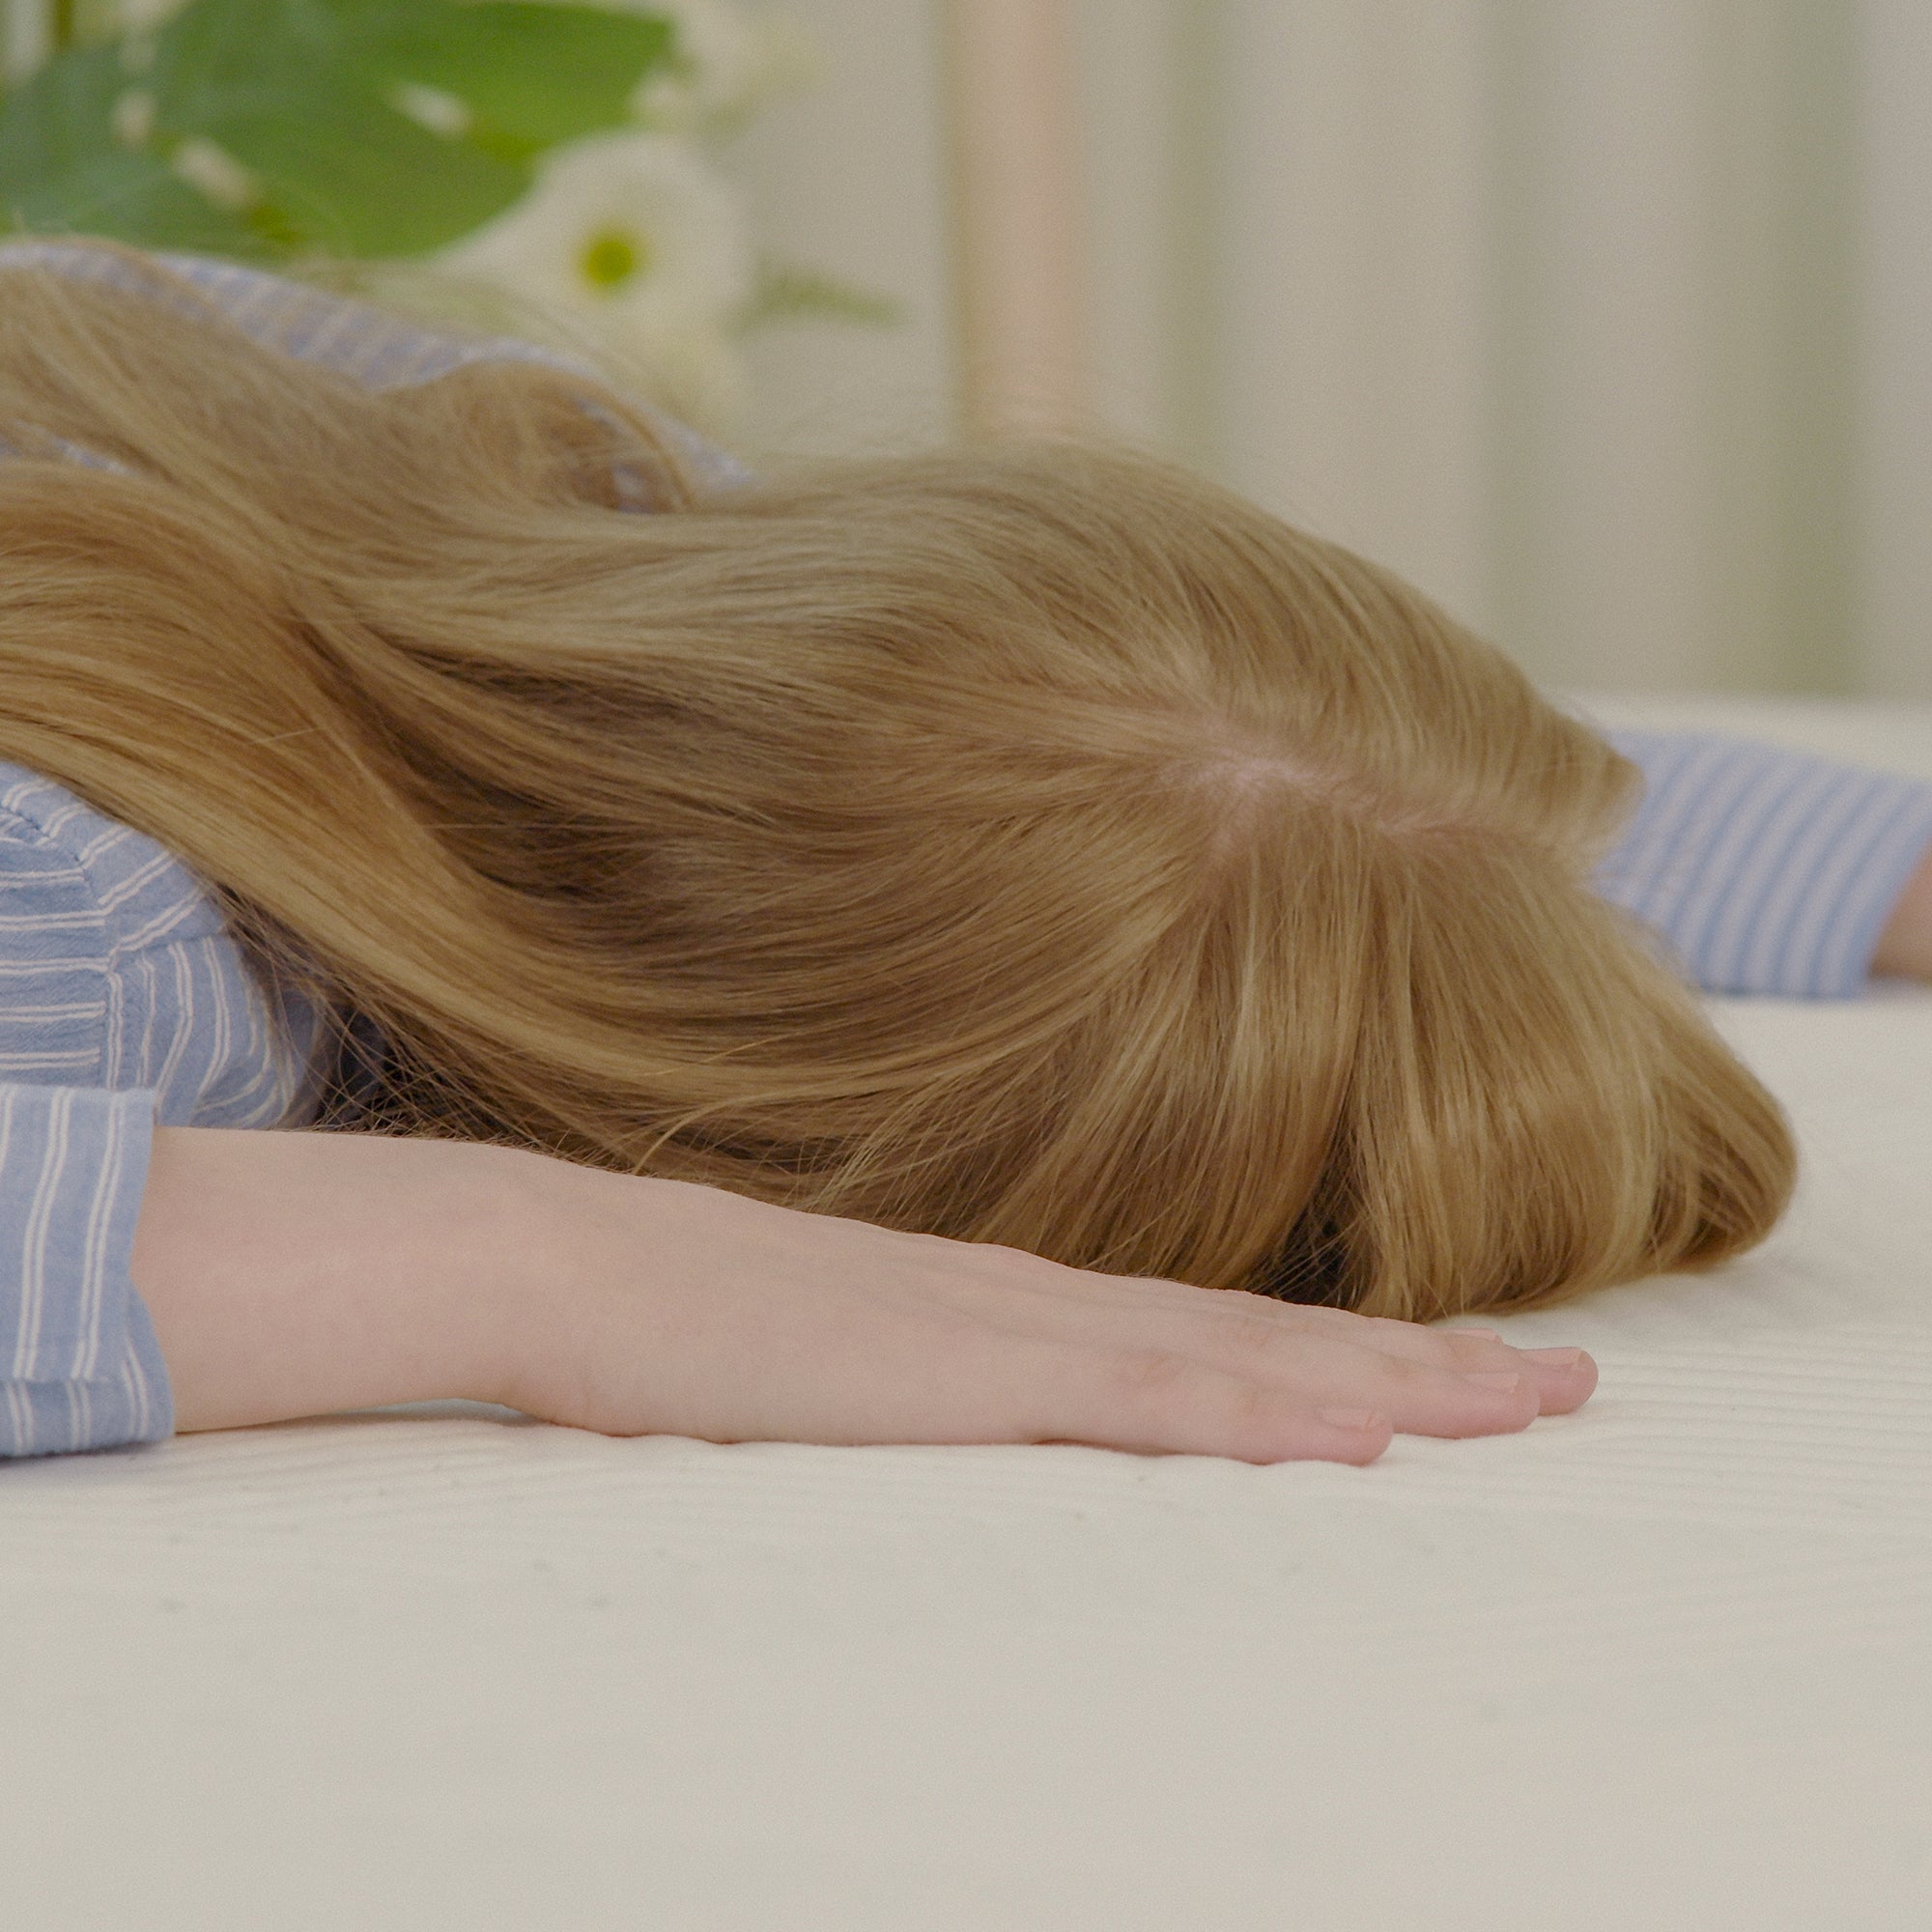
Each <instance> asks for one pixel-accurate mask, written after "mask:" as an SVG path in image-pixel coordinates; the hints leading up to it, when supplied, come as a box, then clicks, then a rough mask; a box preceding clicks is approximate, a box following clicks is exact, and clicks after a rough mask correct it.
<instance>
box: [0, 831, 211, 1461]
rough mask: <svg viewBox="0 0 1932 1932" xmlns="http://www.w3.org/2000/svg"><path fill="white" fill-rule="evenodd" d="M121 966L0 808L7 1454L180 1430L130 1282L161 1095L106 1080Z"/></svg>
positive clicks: (42, 847)
mask: <svg viewBox="0 0 1932 1932" xmlns="http://www.w3.org/2000/svg"><path fill="white" fill-rule="evenodd" d="M111 958H112V944H111V932H110V923H109V915H108V913H107V912H106V911H105V910H104V909H103V907H102V905H101V903H100V900H99V896H98V895H97V894H96V892H95V889H94V885H93V882H92V880H91V878H90V876H89V874H88V872H87V870H86V868H85V867H83V865H82V864H81V863H80V862H79V860H78V859H77V858H76V857H75V855H74V854H73V853H72V852H71V851H69V850H66V849H64V848H63V846H62V845H61V844H60V843H59V842H58V841H57V840H55V839H53V838H49V837H48V836H47V835H46V834H45V833H44V832H43V829H42V828H41V827H39V826H38V825H36V824H34V823H33V822H31V821H30V820H27V819H24V818H21V817H19V816H17V815H16V814H14V813H13V812H11V811H6V812H0V1456H38V1455H48V1454H57V1453H62V1452H66V1451H69V1450H74V1449H104V1448H112V1447H118V1446H120V1445H122V1444H125V1443H133V1442H149V1441H155V1440H157V1439H159V1438H160V1437H162V1436H165V1435H170V1434H171V1433H172V1432H173V1429H174V1403H173V1396H172V1392H171V1390H170V1388H169V1384H168V1375H167V1370H166V1367H165V1365H164V1364H163V1362H162V1359H161V1354H160V1350H159V1347H158V1345H157V1344H156V1337H155V1331H154V1325H153V1323H152V1322H151V1321H150V1320H149V1317H148V1312H147V1309H146V1308H145V1306H144V1305H143V1304H142V1301H141V1297H140V1295H139V1294H138V1293H136V1291H135V1288H134V1283H133V1279H132V1275H131V1272H130V1269H131V1264H132V1255H133V1245H134V1224H135V1221H136V1219H137V1217H138V1216H139V1213H140V1207H141V1196H142V1191H143V1189H144V1188H145V1186H146V1184H147V1172H148V1156H149V1151H150V1149H151V1147H152V1145H153V1134H154V1124H155V1115H156V1092H155V1090H154V1088H153V1087H151V1086H144V1085H141V1084H139V1083H138V1082H130V1083H129V1084H128V1085H127V1086H126V1087H123V1088H121V1089H120V1090H119V1091H114V1089H112V1088H111V1087H110V1086H109V1084H108V1078H107V1074H106V1071H105V1066H104V1063H105V1059H106V1052H107V1045H108V1040H109V1036H110V1026H109V1017H108V1016H109V1010H110V1005H111V1004H112V1002H113V999H114V996H115V994H116V991H117V988H116V986H115V981H114V978H113V975H112V972H111V970H110V968H111Z"/></svg>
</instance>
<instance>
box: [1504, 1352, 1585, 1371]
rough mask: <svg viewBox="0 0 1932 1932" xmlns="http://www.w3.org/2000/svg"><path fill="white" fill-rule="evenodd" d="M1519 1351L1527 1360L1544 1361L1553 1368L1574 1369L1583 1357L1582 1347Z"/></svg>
mask: <svg viewBox="0 0 1932 1932" xmlns="http://www.w3.org/2000/svg"><path fill="white" fill-rule="evenodd" d="M1518 1352H1519V1353H1520V1355H1521V1356H1522V1358H1523V1360H1524V1361H1526V1362H1542V1363H1543V1364H1544V1365H1545V1366H1546V1367H1548V1368H1552V1369H1574V1368H1575V1367H1576V1366H1577V1363H1578V1362H1580V1361H1581V1360H1582V1359H1583V1351H1582V1350H1581V1349H1522V1350H1519V1351H1518Z"/></svg>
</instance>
